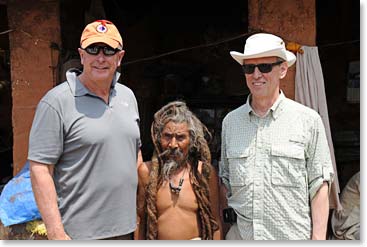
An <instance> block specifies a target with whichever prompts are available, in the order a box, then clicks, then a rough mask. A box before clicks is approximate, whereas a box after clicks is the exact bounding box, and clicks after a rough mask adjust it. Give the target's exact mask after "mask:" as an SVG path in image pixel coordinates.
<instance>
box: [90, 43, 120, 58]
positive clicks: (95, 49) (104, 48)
mask: <svg viewBox="0 0 367 247" xmlns="http://www.w3.org/2000/svg"><path fill="white" fill-rule="evenodd" d="M101 49H102V51H103V54H104V55H105V56H112V55H115V54H116V52H117V51H118V49H113V48H112V47H110V46H98V45H96V46H88V47H87V48H85V50H86V51H87V52H88V53H89V54H91V55H98V54H99V51H100V50H101Z"/></svg>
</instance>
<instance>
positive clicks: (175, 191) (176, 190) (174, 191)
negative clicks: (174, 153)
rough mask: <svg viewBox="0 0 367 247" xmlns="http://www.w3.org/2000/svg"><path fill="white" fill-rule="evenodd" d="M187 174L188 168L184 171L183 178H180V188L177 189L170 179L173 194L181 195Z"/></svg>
mask: <svg viewBox="0 0 367 247" xmlns="http://www.w3.org/2000/svg"><path fill="white" fill-rule="evenodd" d="M185 173H186V168H185V170H184V172H183V173H182V177H181V178H180V181H179V182H178V186H177V187H175V186H174V185H173V183H172V180H171V179H170V180H169V188H170V189H171V192H172V193H175V194H177V195H178V194H179V193H180V191H181V189H182V184H183V182H184V176H185Z"/></svg>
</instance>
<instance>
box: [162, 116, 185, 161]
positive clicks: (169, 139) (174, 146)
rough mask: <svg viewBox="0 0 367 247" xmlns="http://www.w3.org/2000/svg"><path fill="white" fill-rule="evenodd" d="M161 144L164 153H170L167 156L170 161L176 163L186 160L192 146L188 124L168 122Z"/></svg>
mask: <svg viewBox="0 0 367 247" xmlns="http://www.w3.org/2000/svg"><path fill="white" fill-rule="evenodd" d="M160 142H161V147H162V149H163V151H166V150H169V151H170V153H169V154H167V155H165V157H167V158H168V159H172V160H175V161H176V162H181V161H183V160H184V159H186V157H187V155H188V152H189V146H190V133H189V128H188V126H187V123H174V122H168V123H167V124H166V125H165V126H164V128H163V131H162V134H161V139H160Z"/></svg>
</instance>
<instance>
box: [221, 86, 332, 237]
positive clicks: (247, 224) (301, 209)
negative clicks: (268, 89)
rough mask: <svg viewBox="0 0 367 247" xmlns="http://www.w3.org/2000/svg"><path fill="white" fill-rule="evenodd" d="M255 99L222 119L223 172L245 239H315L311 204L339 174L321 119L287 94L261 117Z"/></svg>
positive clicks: (231, 205) (232, 205)
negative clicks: (335, 173) (323, 187)
mask: <svg viewBox="0 0 367 247" xmlns="http://www.w3.org/2000/svg"><path fill="white" fill-rule="evenodd" d="M250 98H251V95H250V96H249V97H248V99H247V103H246V104H245V105H243V106H241V107H239V108H237V109H236V110H234V111H232V112H230V113H229V114H228V115H227V116H226V117H225V119H224V120H223V126H222V150H221V162H220V170H219V175H220V177H221V178H222V181H223V183H224V184H225V185H226V187H227V189H228V195H227V197H228V205H229V206H230V207H232V208H233V209H234V210H235V211H236V213H237V224H238V228H239V231H240V234H241V237H242V238H243V239H248V240H252V239H255V240H269V239H277V240H279V239H282V240H283V239H310V238H311V206H310V201H311V200H312V199H313V197H314V196H315V194H316V193H317V191H318V189H319V188H320V186H321V185H322V183H323V182H324V181H328V182H329V188H330V183H331V182H332V179H333V176H334V172H333V167H332V163H331V158H330V152H329V147H328V143H327V139H326V135H325V130H324V126H323V123H322V120H321V118H320V116H319V115H318V114H317V113H316V112H315V111H314V110H312V109H310V108H307V107H305V106H303V105H301V104H299V103H296V102H294V101H292V100H290V99H287V98H286V97H285V96H284V94H283V93H281V94H280V96H279V97H278V99H277V101H276V102H275V103H274V105H273V106H272V107H271V109H270V110H269V112H268V113H267V114H266V116H265V117H263V118H260V117H258V116H257V115H256V114H255V113H254V111H253V110H252V108H251V106H250V104H249V102H250Z"/></svg>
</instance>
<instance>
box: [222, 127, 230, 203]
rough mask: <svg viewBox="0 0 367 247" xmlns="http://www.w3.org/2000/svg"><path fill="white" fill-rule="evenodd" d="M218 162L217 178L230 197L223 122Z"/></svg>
mask: <svg viewBox="0 0 367 247" xmlns="http://www.w3.org/2000/svg"><path fill="white" fill-rule="evenodd" d="M220 157H221V158H220V161H219V177H220V178H221V180H222V183H223V184H224V186H225V187H226V188H227V190H228V194H227V197H228V196H231V194H232V190H231V185H230V184H229V166H228V159H227V155H226V126H225V122H224V121H223V123H222V141H221V155H220Z"/></svg>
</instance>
